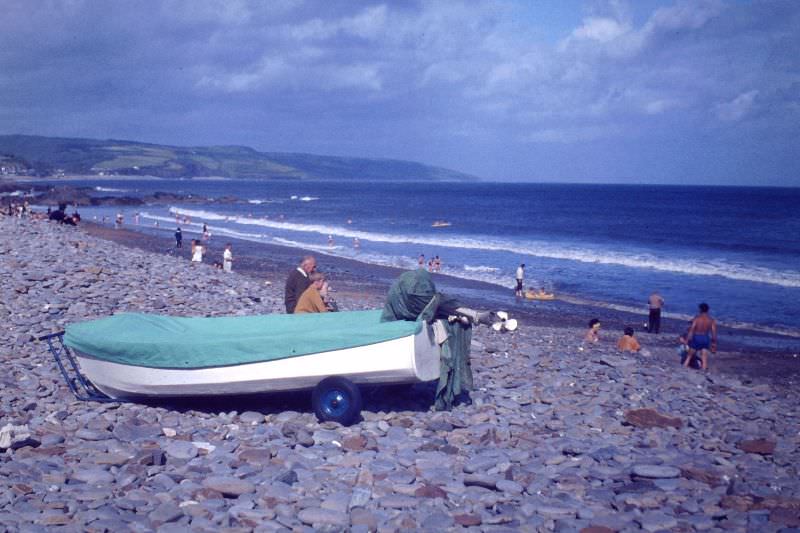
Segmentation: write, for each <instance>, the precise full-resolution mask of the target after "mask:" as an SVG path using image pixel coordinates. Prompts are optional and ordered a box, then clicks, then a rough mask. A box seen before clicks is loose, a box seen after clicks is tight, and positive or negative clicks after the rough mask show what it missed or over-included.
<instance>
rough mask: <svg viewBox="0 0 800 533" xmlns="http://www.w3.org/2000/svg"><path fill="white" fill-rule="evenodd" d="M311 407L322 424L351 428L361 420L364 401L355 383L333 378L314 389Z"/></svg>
mask: <svg viewBox="0 0 800 533" xmlns="http://www.w3.org/2000/svg"><path fill="white" fill-rule="evenodd" d="M311 405H312V407H313V408H314V414H315V415H317V419H319V421H320V422H327V421H333V422H338V423H340V424H342V425H343V426H349V425H351V424H353V423H355V422H356V421H358V419H359V418H361V407H362V406H363V400H362V398H361V391H360V390H359V388H358V386H357V385H356V384H355V383H353V382H352V381H350V380H349V379H347V378H343V377H340V376H331V377H328V378H325V379H323V380H322V381H320V382H319V383H318V384H317V386H316V387H314V391H313V392H312V393H311Z"/></svg>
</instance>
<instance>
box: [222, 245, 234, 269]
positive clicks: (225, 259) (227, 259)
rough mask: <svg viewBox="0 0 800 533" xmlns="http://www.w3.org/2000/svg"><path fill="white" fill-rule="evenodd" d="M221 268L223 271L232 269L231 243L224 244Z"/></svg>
mask: <svg viewBox="0 0 800 533" xmlns="http://www.w3.org/2000/svg"><path fill="white" fill-rule="evenodd" d="M222 270H224V271H225V272H231V271H233V252H232V251H231V243H228V244H226V245H225V251H224V252H222Z"/></svg>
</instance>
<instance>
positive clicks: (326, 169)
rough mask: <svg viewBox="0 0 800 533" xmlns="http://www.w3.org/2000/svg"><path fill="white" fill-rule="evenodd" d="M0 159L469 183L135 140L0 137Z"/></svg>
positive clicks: (143, 169)
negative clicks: (0, 157)
mask: <svg viewBox="0 0 800 533" xmlns="http://www.w3.org/2000/svg"><path fill="white" fill-rule="evenodd" d="M0 154H7V156H8V157H14V158H17V159H21V160H25V161H26V162H27V163H28V164H29V165H30V168H31V169H32V172H29V173H35V174H37V175H54V174H60V173H62V172H63V173H65V174H85V175H88V174H94V175H114V174H117V175H127V176H157V177H162V178H193V177H203V176H221V177H226V178H249V179H274V178H292V179H331V180H334V179H338V180H342V179H348V180H365V181H380V180H408V181H473V180H477V179H478V178H477V177H475V176H471V175H469V174H464V173H461V172H456V171H454V170H448V169H446V168H441V167H433V166H429V165H423V164H421V163H415V162H413V161H401V160H395V159H365V158H354V157H334V156H322V155H313V154H296V153H279V152H258V151H256V150H254V149H252V148H248V147H246V146H193V147H183V146H166V145H159V144H147V143H140V142H135V141H118V140H95V139H70V138H61V137H40V136H35V135H0Z"/></svg>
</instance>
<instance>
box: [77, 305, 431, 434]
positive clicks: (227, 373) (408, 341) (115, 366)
mask: <svg viewBox="0 0 800 533" xmlns="http://www.w3.org/2000/svg"><path fill="white" fill-rule="evenodd" d="M64 344H65V345H66V346H67V347H68V348H69V349H71V350H72V352H74V357H75V359H76V361H77V364H78V366H79V368H80V373H81V374H83V376H85V378H86V379H88V381H90V382H91V384H92V385H93V386H94V387H95V388H96V389H97V390H98V391H100V392H102V393H103V394H105V395H106V396H108V397H110V398H113V399H119V400H131V399H139V398H168V397H187V396H209V395H213V396H216V395H232V394H251V393H262V392H278V391H290V390H303V389H313V390H314V404H315V405H314V409H315V412H317V415H318V416H320V414H321V411H322V416H321V418H323V419H328V420H337V421H341V422H342V423H347V422H349V421H352V420H350V419H351V418H353V416H354V415H353V413H352V412H349V411H352V409H349V411H348V412H347V413H344V415H345V416H343V417H339V418H337V416H338V415H337V412H338V411H341V410H342V409H341V406H342V405H345V407H348V408H356V407H357V409H358V411H359V412H360V406H361V400H360V395H359V393H358V387H357V385H358V384H390V383H415V382H424V381H431V380H434V379H438V378H439V372H440V365H439V363H440V361H439V358H440V347H439V345H438V344H437V343H436V342H435V339H434V334H433V331H432V327H431V326H430V325H429V324H426V323H424V322H422V321H420V322H408V321H394V322H380V311H352V312H341V313H322V314H302V315H262V316H246V317H212V318H185V317H167V316H158V315H145V314H121V315H115V316H112V317H108V318H104V319H100V320H94V321H89V322H83V323H79V324H74V325H72V326H69V327H68V328H67V329H66V333H65V335H64ZM352 396H357V398H353V397H352ZM326 408H327V410H328V412H327V414H326V413H325V410H326ZM356 414H357V413H356Z"/></svg>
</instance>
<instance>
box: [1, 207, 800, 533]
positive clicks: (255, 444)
mask: <svg viewBox="0 0 800 533" xmlns="http://www.w3.org/2000/svg"><path fill="white" fill-rule="evenodd" d="M109 231H113V230H109ZM185 245H187V246H188V242H187V243H186V244H185ZM238 268H239V265H236V266H235V269H238ZM281 268H283V267H280V268H279V267H278V266H276V267H275V268H274V270H273V271H272V273H271V274H269V275H268V276H266V277H268V278H269V279H265V277H260V278H259V277H257V276H253V275H247V269H246V268H242V269H240V270H242V272H234V273H233V274H227V273H225V272H222V271H221V270H217V269H214V268H213V267H212V266H211V265H210V264H200V265H195V266H192V265H190V264H189V262H188V261H187V260H186V258H184V257H181V256H178V255H175V254H166V253H156V252H153V251H148V250H142V249H141V248H134V247H128V246H122V245H120V244H119V243H118V242H113V241H111V240H108V239H107V238H104V237H103V235H102V232H98V231H87V230H86V229H84V228H81V227H77V228H76V227H67V226H59V225H56V224H52V223H49V222H46V221H38V220H30V219H18V218H12V217H6V216H0V275H1V276H2V280H3V282H2V285H0V294H1V295H2V297H1V298H0V320H2V322H3V328H2V329H0V346H2V351H1V352H0V357H1V358H2V364H3V370H4V372H3V373H2V375H0V382H1V383H2V387H0V531H3V530H5V531H54V530H55V531H92V532H95V531H96V532H100V531H114V532H117V533H121V532H124V531H164V532H168V531H214V532H219V531H381V532H393V531H405V530H409V531H410V530H423V531H451V530H452V531H461V530H465V531H565V532H566V531H582V532H587V533H589V532H592V533H601V532H613V531H640V530H643V531H687V532H690V531H723V530H729V531H759V532H760V531H796V530H797V528H800V476H798V464H800V450H798V445H799V444H800V433H799V432H798V428H800V423H799V422H800V415H799V414H798V411H797V405H798V400H800V397H799V396H800V394H798V392H797V389H796V387H789V386H785V384H781V383H777V382H772V381H770V380H759V379H755V380H754V379H750V378H749V376H746V375H741V374H738V375H737V374H736V372H719V371H713V367H712V371H711V372H708V373H702V372H698V371H694V370H688V369H683V368H681V367H679V366H677V365H676V355H675V350H674V344H670V343H668V342H659V343H650V344H649V345H647V347H646V350H644V352H643V353H642V354H621V353H619V352H618V351H617V350H616V348H615V343H616V338H617V335H613V334H609V335H607V336H605V337H603V339H602V340H601V342H600V343H598V344H596V345H591V346H587V345H584V343H583V341H582V333H583V328H582V327H579V326H577V325H575V324H573V323H571V322H567V323H565V324H561V325H559V324H556V323H554V322H553V321H547V323H546V325H543V324H542V323H537V322H536V321H535V320H533V319H531V318H530V317H523V318H522V319H521V320H520V327H519V329H518V330H517V331H514V332H511V333H503V334H501V333H497V332H494V331H492V330H490V329H489V328H486V327H483V326H481V327H477V328H475V330H474V333H473V343H472V350H471V360H472V369H473V374H474V381H475V390H474V391H472V394H471V398H472V403H471V404H469V405H467V404H461V405H458V406H456V407H454V408H453V409H452V410H451V411H445V412H437V411H433V410H431V405H432V401H433V387H432V386H431V385H430V384H420V385H415V386H413V387H405V388H401V387H387V388H380V387H377V388H374V390H373V389H369V390H365V391H364V392H365V408H364V411H363V413H362V417H363V419H362V420H361V421H360V422H359V423H357V424H355V425H352V426H350V427H343V426H340V425H338V424H336V423H331V422H327V423H319V422H318V421H317V420H316V418H315V416H314V414H313V412H312V411H311V408H310V402H309V396H310V395H308V394H305V393H303V394H301V393H297V394H283V395H280V396H276V395H266V396H258V397H246V398H226V399H219V400H210V399H209V400H202V399H198V400H195V401H181V402H173V403H167V402H164V403H159V402H148V403H97V402H84V401H79V400H76V399H75V398H74V396H73V395H72V393H71V392H70V390H69V388H68V387H67V385H66V383H65V382H64V380H63V378H62V376H61V374H60V373H59V370H58V368H57V367H56V365H55V363H54V361H53V358H52V357H51V356H50V354H49V352H48V350H47V346H46V343H43V342H40V341H37V340H36V339H37V338H38V337H40V336H42V335H46V334H49V333H53V332H56V331H60V330H63V329H64V327H65V326H66V325H67V324H70V323H73V322H77V321H82V320H88V319H94V318H100V317H104V316H108V315H109V314H112V313H118V312H124V311H137V312H152V313H159V314H171V315H182V316H224V315H252V314H265V313H279V312H282V311H283V284H282V277H283V275H284V274H281V272H282V270H281ZM267 281H268V282H269V283H266V282H267ZM359 287H360V288H359ZM336 298H337V301H338V303H339V306H340V308H341V309H343V310H355V309H366V308H375V307H380V306H381V305H382V301H383V294H381V293H380V291H379V287H377V288H376V287H373V286H371V285H366V286H359V285H358V284H357V283H356V282H355V281H354V280H349V281H348V280H346V279H342V284H341V290H339V291H338V292H337V293H336ZM643 344H645V343H644V342H643ZM785 355H788V354H785ZM712 365H713V360H712ZM795 366H796V365H795Z"/></svg>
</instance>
